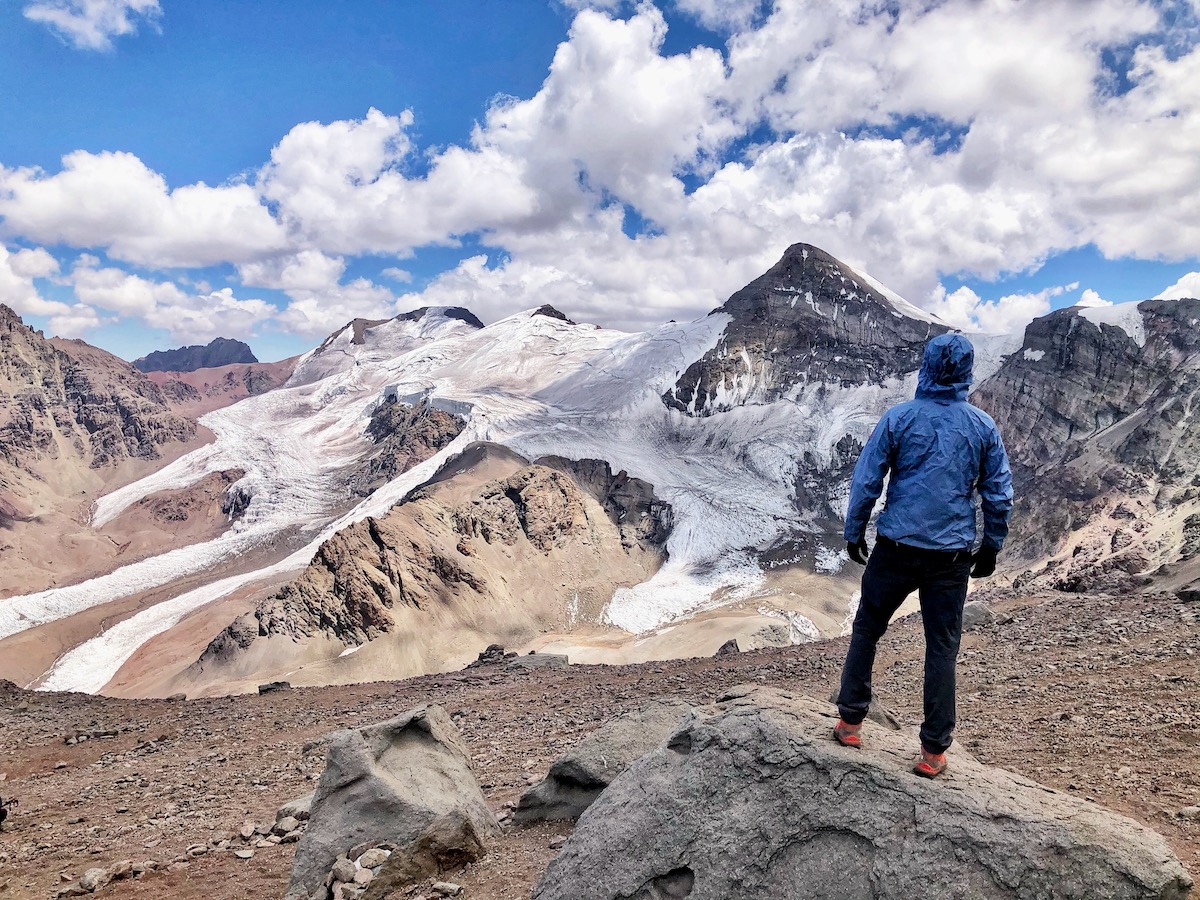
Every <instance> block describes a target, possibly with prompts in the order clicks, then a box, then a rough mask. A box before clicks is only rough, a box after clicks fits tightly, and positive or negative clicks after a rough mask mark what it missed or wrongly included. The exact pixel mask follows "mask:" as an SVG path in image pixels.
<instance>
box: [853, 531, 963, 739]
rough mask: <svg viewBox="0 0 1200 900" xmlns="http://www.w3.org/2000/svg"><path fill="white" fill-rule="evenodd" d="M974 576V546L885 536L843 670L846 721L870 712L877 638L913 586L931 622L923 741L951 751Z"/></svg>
mask: <svg viewBox="0 0 1200 900" xmlns="http://www.w3.org/2000/svg"><path fill="white" fill-rule="evenodd" d="M970 577H971V554H970V551H968V550H959V551H953V550H951V551H940V550H921V549H919V548H917V547H909V546H906V545H905V544H897V543H896V542H895V541H892V540H889V539H888V538H886V537H884V536H883V535H880V536H879V540H878V541H877V542H876V544H875V550H874V551H873V552H872V553H871V555H870V557H869V558H868V560H867V568H866V571H865V572H863V579H862V599H861V600H860V601H859V604H858V613H857V614H856V615H855V617H854V630H853V632H852V634H851V638H850V650H849V652H847V654H846V665H845V668H844V669H843V670H842V687H841V690H840V691H839V693H838V711H839V712H840V713H841V716H842V719H843V720H844V721H846V722H848V723H850V724H851V725H857V724H858V723H859V722H861V721H862V720H863V719H864V718H866V715H867V708H868V707H869V706H870V705H871V669H872V668H873V667H874V665H875V646H876V644H878V643H879V639H880V638H881V637H882V636H883V633H884V632H885V631H887V627H888V622H889V620H890V619H891V618H892V615H893V614H894V613H895V612H896V610H897V609H899V608H900V604H901V603H903V602H904V600H905V598H906V597H908V595H909V594H911V593H912V592H913V591H919V592H920V598H921V618H922V620H923V621H924V623H925V722H924V723H923V724H922V725H921V743H922V744H923V745H924V747H925V749H926V750H929V751H930V752H932V753H943V752H945V750H946V748H947V747H949V746H950V742H951V740H953V737H952V735H953V733H954V723H955V704H954V691H955V684H954V670H955V665H956V664H957V662H958V645H959V641H960V640H961V638H962V611H963V603H964V602H965V601H966V599H967V581H968V579H969V578H970Z"/></svg>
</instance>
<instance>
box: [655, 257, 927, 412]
mask: <svg viewBox="0 0 1200 900" xmlns="http://www.w3.org/2000/svg"><path fill="white" fill-rule="evenodd" d="M714 313H726V314H728V315H729V316H730V317H731V321H730V322H729V324H728V325H727V326H726V328H725V332H724V334H722V336H721V339H720V341H719V342H718V343H717V346H716V347H714V348H713V349H712V350H710V351H709V352H708V353H706V354H705V355H704V356H703V357H701V358H700V359H699V360H697V361H696V362H695V363H693V364H692V365H691V366H690V367H689V368H688V369H687V371H685V372H684V373H683V375H681V376H680V378H679V380H678V381H677V382H676V384H675V386H674V387H673V388H672V389H671V390H670V391H668V392H667V393H666V394H664V395H663V402H664V403H666V404H667V406H669V407H671V408H673V409H678V410H681V411H683V412H686V413H688V414H690V415H710V414H712V413H715V412H720V411H722V410H725V409H729V408H731V407H733V406H737V405H740V404H743V403H770V402H771V401H773V400H777V399H779V398H780V397H781V396H782V395H784V394H786V393H787V392H788V391H789V390H790V389H792V388H793V387H794V386H795V385H797V384H799V383H804V382H815V383H825V384H836V385H843V386H852V385H857V384H879V383H881V382H882V381H884V380H885V379H887V378H891V377H893V376H895V375H897V374H903V373H907V372H913V371H915V370H916V369H917V368H919V367H920V364H921V354H922V352H923V351H924V349H925V343H926V341H928V340H929V338H931V337H934V336H935V335H938V334H942V333H944V332H946V331H948V330H949V329H948V328H947V327H946V326H944V325H939V324H935V323H932V322H928V321H922V320H921V319H917V318H912V317H910V315H907V314H905V312H904V311H902V310H900V309H897V307H896V305H895V304H894V303H893V302H892V301H891V300H890V299H888V298H887V297H886V296H884V295H883V294H882V293H880V292H879V291H878V290H876V289H875V288H874V287H872V286H871V285H870V284H869V283H868V282H867V280H866V279H865V278H863V276H861V275H859V274H858V273H857V272H855V271H854V270H853V269H851V268H850V267H849V266H847V265H845V264H844V263H842V262H839V261H838V260H836V259H834V258H833V257H832V256H830V255H829V254H828V253H826V252H825V251H823V250H820V249H818V248H816V247H813V246H811V245H809V244H793V245H792V246H791V247H789V248H788V249H787V252H786V253H784V255H783V258H782V259H780V261H779V262H777V263H776V264H775V265H774V266H772V267H771V269H770V270H768V271H767V272H766V273H765V274H764V275H762V276H760V277H759V278H756V279H755V280H754V281H752V282H750V284H748V285H746V286H745V287H744V288H742V289H741V290H740V291H738V292H737V293H735V294H734V295H733V296H732V297H730V298H729V299H728V300H727V301H726V302H725V304H724V305H723V306H721V307H720V308H718V309H717V310H714Z"/></svg>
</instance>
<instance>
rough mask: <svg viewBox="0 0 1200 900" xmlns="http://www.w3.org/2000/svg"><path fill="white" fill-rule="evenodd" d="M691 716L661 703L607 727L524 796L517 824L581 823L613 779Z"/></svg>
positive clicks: (676, 704) (680, 705) (678, 704)
mask: <svg viewBox="0 0 1200 900" xmlns="http://www.w3.org/2000/svg"><path fill="white" fill-rule="evenodd" d="M691 711H692V707H691V705H690V704H687V703H684V702H682V701H679V700H659V701H656V702H654V703H651V704H649V705H647V706H645V707H643V708H641V709H638V710H634V711H632V712H628V713H624V714H623V715H619V716H617V717H615V718H613V719H610V720H609V721H607V722H605V723H604V724H603V725H601V726H600V727H599V728H598V729H597V730H596V731H593V732H592V733H591V734H589V735H588V736H587V737H585V738H584V739H583V740H581V741H580V742H579V743H578V744H576V745H575V746H574V747H572V748H571V749H570V750H568V751H567V752H566V753H564V754H563V755H562V756H560V757H559V758H558V759H556V760H555V761H554V764H553V765H551V766H550V772H549V774H548V775H547V776H546V777H545V778H544V779H542V780H541V781H539V782H538V783H537V784H536V785H534V786H533V787H532V788H530V789H529V790H528V791H526V792H525V795H524V796H523V797H521V801H520V803H519V804H518V805H517V808H516V811H515V812H514V813H513V822H515V823H516V824H518V825H529V824H531V823H533V822H542V821H547V820H559V819H577V818H579V816H580V815H581V814H582V813H583V811H584V810H585V809H587V808H588V807H589V806H590V805H591V804H592V803H593V802H594V801H595V799H596V798H597V797H599V796H600V792H601V791H603V790H604V789H605V788H606V787H608V785H609V783H610V782H611V781H612V780H613V779H614V778H616V777H617V776H618V775H620V774H621V773H622V772H623V771H625V769H627V768H628V767H629V766H630V765H631V764H632V763H633V762H634V761H635V760H637V759H638V758H640V757H642V756H645V755H646V754H647V753H649V752H650V751H651V750H653V749H654V748H655V747H657V746H658V745H659V744H661V743H662V742H663V741H665V740H666V739H667V738H668V737H670V736H671V735H672V734H673V733H674V732H675V729H676V727H677V726H678V725H679V720H680V719H682V718H683V717H684V716H685V715H687V714H688V713H689V712H691Z"/></svg>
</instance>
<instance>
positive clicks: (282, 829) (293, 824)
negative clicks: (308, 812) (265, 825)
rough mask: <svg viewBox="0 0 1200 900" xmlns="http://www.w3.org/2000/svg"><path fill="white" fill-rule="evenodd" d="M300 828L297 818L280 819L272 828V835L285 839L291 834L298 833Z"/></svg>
mask: <svg viewBox="0 0 1200 900" xmlns="http://www.w3.org/2000/svg"><path fill="white" fill-rule="evenodd" d="M299 827H300V820H299V819H297V818H296V817H295V816H285V817H284V818H282V819H278V820H277V821H276V822H275V824H274V825H272V826H271V834H277V835H279V836H280V837H283V836H284V835H285V834H287V833H289V832H292V831H296V830H297V829H298V828H299Z"/></svg>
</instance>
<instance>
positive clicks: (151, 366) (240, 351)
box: [133, 337, 258, 372]
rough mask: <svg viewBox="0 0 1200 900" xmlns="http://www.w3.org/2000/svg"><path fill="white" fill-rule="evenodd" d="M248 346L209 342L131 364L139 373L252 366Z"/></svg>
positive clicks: (149, 355) (162, 352)
mask: <svg viewBox="0 0 1200 900" xmlns="http://www.w3.org/2000/svg"><path fill="white" fill-rule="evenodd" d="M256 362H258V357H257V356H255V355H254V351H252V350H251V349H250V347H249V345H248V344H244V343H243V342H241V341H235V340H231V339H230V338H222V337H219V338H213V339H212V340H211V341H210V342H209V343H208V344H206V345H204V346H200V345H198V344H192V345H191V346H188V347H179V348H178V349H175V350H155V351H154V352H153V353H147V354H146V355H145V356H143V357H142V358H141V359H135V360H134V361H133V364H134V366H135V367H136V368H137V369H138V370H139V371H142V372H194V371H196V370H197V369H211V368H214V367H216V366H228V365H232V364H233V363H256Z"/></svg>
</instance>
